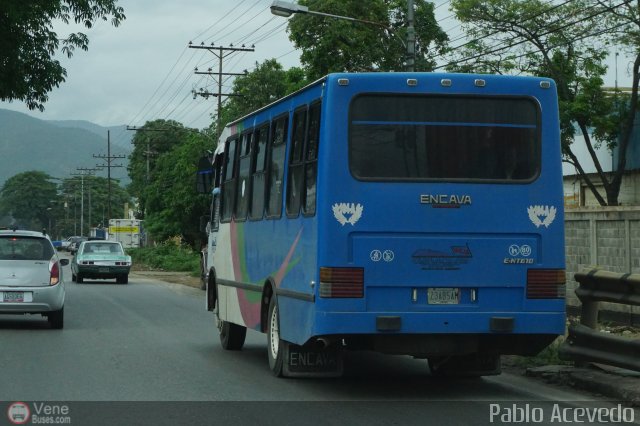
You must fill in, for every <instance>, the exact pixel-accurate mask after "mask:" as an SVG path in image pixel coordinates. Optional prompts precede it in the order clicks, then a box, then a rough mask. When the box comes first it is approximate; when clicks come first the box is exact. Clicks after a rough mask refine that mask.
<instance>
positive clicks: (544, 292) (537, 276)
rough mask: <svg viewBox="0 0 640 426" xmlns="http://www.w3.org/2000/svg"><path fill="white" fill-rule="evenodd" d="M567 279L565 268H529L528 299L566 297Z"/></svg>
mask: <svg viewBox="0 0 640 426" xmlns="http://www.w3.org/2000/svg"><path fill="white" fill-rule="evenodd" d="M566 281H567V280H566V276H565V272H564V269H529V270H528V271H527V299H564V297H565V294H566Z"/></svg>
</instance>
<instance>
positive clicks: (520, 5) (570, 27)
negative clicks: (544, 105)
mask: <svg viewBox="0 0 640 426" xmlns="http://www.w3.org/2000/svg"><path fill="white" fill-rule="evenodd" d="M451 6H452V8H453V10H454V11H455V14H456V16H457V18H458V19H459V20H460V21H461V22H462V23H463V28H464V30H465V31H466V33H467V36H468V38H469V39H470V41H468V42H466V43H463V44H461V45H460V46H457V47H452V49H453V50H454V51H455V52H456V55H455V59H454V60H453V61H452V62H450V63H449V64H448V69H449V70H450V71H462V72H490V73H523V74H534V75H540V76H546V77H550V78H553V79H554V80H555V82H556V84H557V87H558V98H559V107H560V121H561V137H562V150H563V156H564V157H563V159H564V161H565V162H568V163H571V164H572V165H574V166H575V167H576V170H577V171H578V173H579V175H580V176H581V178H582V179H583V180H584V181H585V182H586V183H587V185H588V186H589V188H590V189H591V191H592V192H593V194H594V196H595V197H596V199H597V200H598V202H599V203H600V204H601V205H605V204H609V205H617V204H618V193H619V191H620V185H619V182H618V183H616V182H615V178H614V179H613V180H611V179H610V177H609V176H608V175H607V174H606V173H605V172H604V171H603V168H602V165H601V164H600V162H599V161H598V158H597V156H596V151H595V149H596V148H597V147H598V146H600V145H601V144H606V145H607V146H608V147H609V148H613V147H614V146H615V145H616V143H617V139H618V136H619V134H620V128H619V126H618V123H619V122H620V114H621V112H623V111H622V110H621V109H620V108H618V107H616V102H615V100H614V98H612V97H611V96H607V95H606V94H605V93H604V91H603V88H602V85H603V80H602V77H603V75H604V74H605V72H606V66H605V65H604V59H605V58H606V55H607V46H606V45H605V44H603V42H601V40H603V39H604V38H603V36H602V35H603V34H607V32H609V31H610V28H609V27H607V25H606V22H607V20H606V19H605V18H604V17H605V16H606V14H608V13H610V12H609V11H607V10H606V9H604V8H598V7H595V5H594V2H593V1H591V0H574V1H571V2H562V3H558V4H550V3H548V2H546V1H541V0H490V1H485V0H452V2H451ZM576 128H577V129H579V130H580V131H581V133H582V135H583V136H584V139H585V144H586V147H587V150H588V151H589V153H590V156H591V158H592V160H593V163H594V166H595V168H596V170H597V174H598V176H599V179H600V180H601V182H602V185H603V187H604V189H605V192H606V200H605V197H603V196H602V194H600V193H599V191H598V189H597V188H596V185H595V183H594V182H593V181H592V180H591V178H590V177H589V176H588V175H587V174H586V173H585V171H584V167H583V166H582V164H580V161H579V159H578V158H577V156H576V155H575V154H574V152H573V149H572V143H573V141H574V136H575V134H576ZM618 172H619V173H622V172H623V170H622V171H620V170H618Z"/></svg>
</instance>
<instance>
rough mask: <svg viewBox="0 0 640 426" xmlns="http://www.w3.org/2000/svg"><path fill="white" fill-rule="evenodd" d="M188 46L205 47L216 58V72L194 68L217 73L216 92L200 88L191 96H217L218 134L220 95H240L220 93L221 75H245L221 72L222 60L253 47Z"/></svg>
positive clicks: (194, 47) (251, 50) (197, 72)
mask: <svg viewBox="0 0 640 426" xmlns="http://www.w3.org/2000/svg"><path fill="white" fill-rule="evenodd" d="M189 48H190V49H205V50H208V51H209V52H211V53H213V55H214V56H215V57H216V58H218V72H217V73H214V72H211V69H209V71H208V72H199V71H198V69H197V68H196V70H195V72H196V74H207V75H217V76H218V93H211V92H207V91H205V90H203V89H200V91H198V92H196V91H195V90H193V91H192V92H193V98H194V99H195V97H196V96H203V97H205V98H208V97H209V96H214V97H217V98H218V111H217V112H216V127H217V130H218V135H219V134H220V132H221V131H222V129H221V128H220V127H221V126H222V122H221V121H222V118H221V117H220V112H221V111H222V97H223V96H241V95H237V94H234V93H222V77H223V76H225V75H246V72H245V73H241V74H236V73H223V72H222V61H223V60H224V58H226V57H227V56H229V55H232V54H234V53H235V52H254V51H255V48H254V47H253V46H251V47H244V45H242V47H233V45H231V46H229V47H222V46H218V47H215V46H214V44H213V43H211V45H210V46H205V45H204V43H201V44H200V46H194V45H193V44H192V43H191V42H189Z"/></svg>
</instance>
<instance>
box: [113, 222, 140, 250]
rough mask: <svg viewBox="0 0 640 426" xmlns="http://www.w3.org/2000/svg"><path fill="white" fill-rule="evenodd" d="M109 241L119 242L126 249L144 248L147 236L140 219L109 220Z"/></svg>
mask: <svg viewBox="0 0 640 426" xmlns="http://www.w3.org/2000/svg"><path fill="white" fill-rule="evenodd" d="M107 239H108V240H109V241H118V242H120V243H121V244H122V247H124V248H137V247H143V246H144V243H145V234H144V228H143V221H141V220H139V219H109V235H108V237H107Z"/></svg>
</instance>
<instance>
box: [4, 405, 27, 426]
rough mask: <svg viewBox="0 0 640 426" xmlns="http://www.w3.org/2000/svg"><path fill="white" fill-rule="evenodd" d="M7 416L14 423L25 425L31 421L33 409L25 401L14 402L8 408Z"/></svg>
mask: <svg viewBox="0 0 640 426" xmlns="http://www.w3.org/2000/svg"><path fill="white" fill-rule="evenodd" d="M7 417H8V418H9V421H10V422H11V423H13V424H14V425H23V424H26V423H27V422H28V421H29V418H30V417H31V410H29V406H28V405H27V404H25V403H24V402H14V403H12V404H11V405H9V408H8V409H7Z"/></svg>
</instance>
